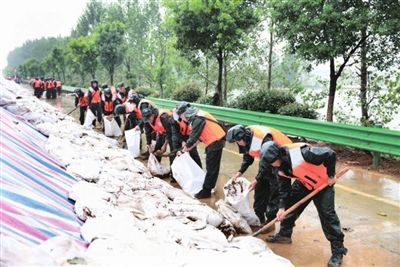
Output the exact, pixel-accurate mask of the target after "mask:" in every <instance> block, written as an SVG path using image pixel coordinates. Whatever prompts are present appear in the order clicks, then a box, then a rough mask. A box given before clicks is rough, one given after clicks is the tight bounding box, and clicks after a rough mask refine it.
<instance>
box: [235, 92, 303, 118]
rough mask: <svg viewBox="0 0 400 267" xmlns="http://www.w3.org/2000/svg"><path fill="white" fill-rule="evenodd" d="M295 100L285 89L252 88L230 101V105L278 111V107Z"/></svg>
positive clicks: (248, 108) (255, 109)
mask: <svg viewBox="0 0 400 267" xmlns="http://www.w3.org/2000/svg"><path fill="white" fill-rule="evenodd" d="M295 101H296V99H295V97H294V96H293V95H292V94H291V93H290V92H289V91H286V90H252V91H248V92H246V93H244V94H242V95H241V96H240V97H238V98H237V100H236V101H235V102H233V103H231V106H232V107H235V108H240V109H247V110H253V111H261V112H265V111H266V112H270V113H278V110H279V108H280V107H282V106H285V105H287V104H290V103H294V102H295Z"/></svg>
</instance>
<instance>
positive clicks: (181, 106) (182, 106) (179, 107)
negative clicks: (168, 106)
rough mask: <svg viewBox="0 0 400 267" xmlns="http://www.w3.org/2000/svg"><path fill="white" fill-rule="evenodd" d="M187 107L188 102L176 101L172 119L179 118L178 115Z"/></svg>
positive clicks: (188, 106) (188, 105)
mask: <svg viewBox="0 0 400 267" xmlns="http://www.w3.org/2000/svg"><path fill="white" fill-rule="evenodd" d="M188 108H190V103H188V102H186V101H181V102H178V103H177V104H176V108H175V112H174V114H173V118H174V120H176V121H177V120H178V119H179V116H180V115H181V114H183V113H185V111H186V110H187V109H188Z"/></svg>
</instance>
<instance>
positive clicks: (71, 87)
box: [62, 85, 79, 93]
mask: <svg viewBox="0 0 400 267" xmlns="http://www.w3.org/2000/svg"><path fill="white" fill-rule="evenodd" d="M76 88H79V87H74V86H68V85H63V86H62V90H63V91H65V92H68V93H73V92H74V90H75V89H76Z"/></svg>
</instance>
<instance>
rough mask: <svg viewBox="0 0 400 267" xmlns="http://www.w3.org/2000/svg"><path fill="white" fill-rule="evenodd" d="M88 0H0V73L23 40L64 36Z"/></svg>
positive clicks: (67, 33)
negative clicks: (9, 54)
mask: <svg viewBox="0 0 400 267" xmlns="http://www.w3.org/2000/svg"><path fill="white" fill-rule="evenodd" d="M87 2H88V0H0V69H3V68H4V67H5V66H6V65H7V55H8V53H9V52H10V51H11V50H13V49H14V48H16V47H18V46H21V45H22V44H23V43H24V42H25V41H26V40H29V39H36V38H40V37H43V36H45V37H49V36H54V37H55V36H67V35H69V34H70V33H71V30H72V28H73V27H74V26H75V25H76V22H77V20H78V18H79V16H80V15H81V14H82V13H83V10H84V8H85V6H86V3H87Z"/></svg>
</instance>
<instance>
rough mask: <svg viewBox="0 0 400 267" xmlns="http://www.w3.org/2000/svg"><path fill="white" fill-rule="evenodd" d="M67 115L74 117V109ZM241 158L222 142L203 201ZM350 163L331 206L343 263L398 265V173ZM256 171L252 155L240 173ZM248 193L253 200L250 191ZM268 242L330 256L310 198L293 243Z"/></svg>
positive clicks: (67, 103)
mask: <svg viewBox="0 0 400 267" xmlns="http://www.w3.org/2000/svg"><path fill="white" fill-rule="evenodd" d="M49 102H51V103H52V104H53V105H54V106H56V107H57V108H59V109H60V110H62V111H64V112H65V113H67V112H69V111H70V110H72V109H73V104H72V103H73V97H68V96H64V97H63V98H62V99H57V100H49ZM71 115H72V116H74V117H75V118H76V119H77V117H78V116H79V111H75V112H73V113H72V114H71ZM199 150H200V151H199V152H200V154H201V157H202V161H203V164H204V159H205V155H204V149H203V148H202V146H200V147H199ZM163 163H165V164H168V160H167V159H163ZM240 163H241V155H239V154H238V153H237V147H236V145H232V144H227V146H226V148H225V149H224V153H223V162H222V163H221V172H220V176H219V179H218V183H217V187H216V192H215V193H214V194H213V195H212V197H211V198H210V199H207V200H205V201H204V202H205V203H207V204H209V205H210V206H213V207H214V203H215V202H216V201H217V200H218V199H220V198H223V193H222V187H223V185H224V184H225V182H226V181H227V180H228V179H229V177H230V176H231V175H232V174H234V173H235V172H236V171H237V170H238V169H239V166H240ZM203 166H204V165H203ZM342 167H344V165H342V164H340V163H338V166H337V170H340V169H341V168H342ZM350 168H351V171H349V172H347V174H346V175H345V176H344V177H342V178H341V179H340V181H339V182H338V184H337V185H335V191H336V211H337V213H338V215H339V218H340V220H341V224H342V228H344V229H346V230H345V231H344V233H345V246H346V247H347V248H348V249H349V252H348V254H347V256H345V258H344V263H343V265H342V266H400V177H391V176H388V175H385V174H381V173H376V172H371V171H366V170H363V169H361V168H358V167H354V166H351V167H350ZM257 170H258V161H257V160H256V161H255V162H254V164H253V165H252V166H251V167H250V168H249V169H248V170H247V172H246V173H245V177H247V178H248V179H249V180H253V179H254V177H255V176H256V174H257ZM250 198H251V200H252V199H253V195H251V196H250ZM259 237H260V238H265V237H266V236H263V235H260V236H259ZM269 246H270V247H271V248H272V250H273V251H274V252H275V253H277V254H279V255H282V256H284V257H286V258H288V259H290V260H291V261H292V262H293V264H295V266H326V263H327V261H328V259H329V257H330V255H331V252H330V245H329V242H328V241H327V240H326V238H325V237H324V235H323V232H322V229H321V226H320V222H319V219H318V214H317V211H316V209H315V207H314V205H313V204H312V203H310V205H309V206H308V207H307V209H306V210H305V211H304V213H303V214H302V215H301V217H300V218H299V219H298V221H297V225H296V227H295V228H294V234H293V244H291V245H282V244H269Z"/></svg>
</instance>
